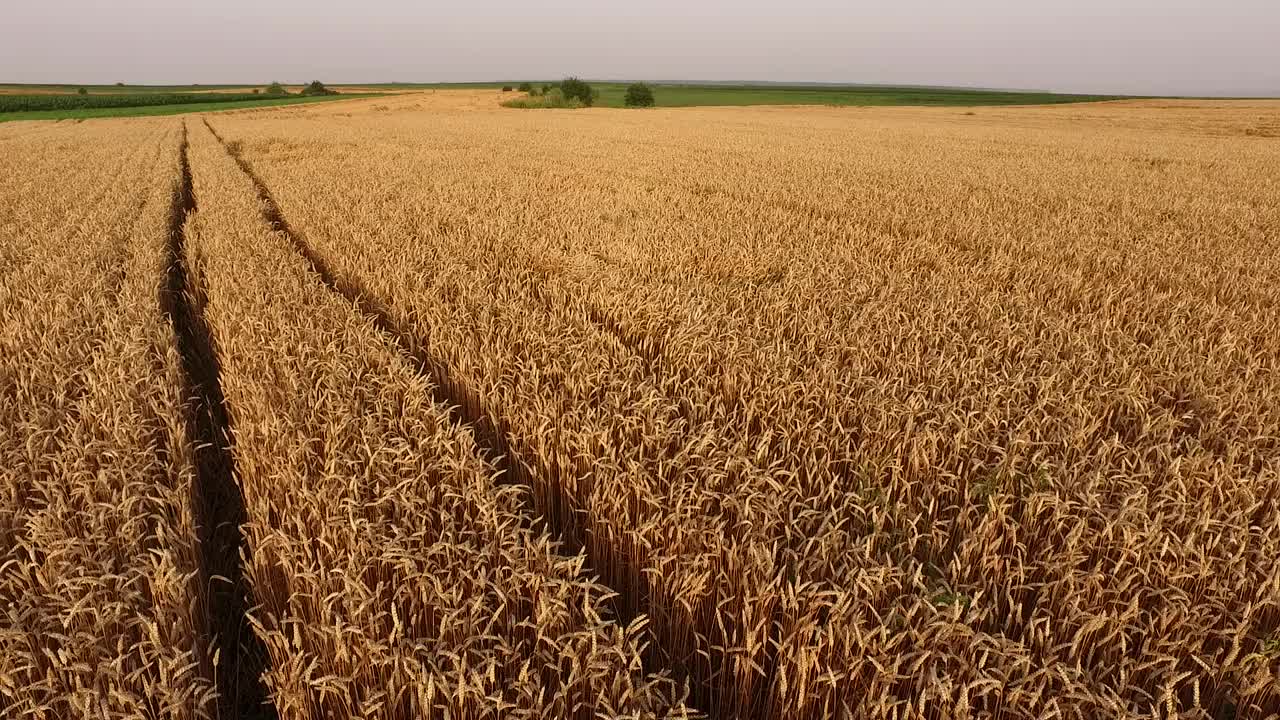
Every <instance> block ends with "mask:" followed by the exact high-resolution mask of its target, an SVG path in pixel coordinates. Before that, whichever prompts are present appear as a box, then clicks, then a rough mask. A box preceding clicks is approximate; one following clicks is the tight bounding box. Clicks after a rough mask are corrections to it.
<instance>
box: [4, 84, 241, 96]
mask: <svg viewBox="0 0 1280 720" xmlns="http://www.w3.org/2000/svg"><path fill="white" fill-rule="evenodd" d="M255 87H266V83H244V84H243V85H27V84H23V83H8V84H0V93H65V94H68V95H71V94H75V93H76V92H77V91H78V90H79V89H80V88H84V89H85V90H87V91H89V92H90V93H91V94H94V95H102V94H124V95H139V94H146V93H193V92H196V93H198V92H209V91H211V90H239V89H246V88H247V89H252V88H255Z"/></svg>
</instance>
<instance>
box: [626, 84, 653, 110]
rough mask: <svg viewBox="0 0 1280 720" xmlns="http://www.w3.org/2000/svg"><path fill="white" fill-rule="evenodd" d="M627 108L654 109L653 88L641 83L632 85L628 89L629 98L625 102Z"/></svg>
mask: <svg viewBox="0 0 1280 720" xmlns="http://www.w3.org/2000/svg"><path fill="white" fill-rule="evenodd" d="M624 102H625V103H626V106H627V107H653V106H654V99H653V88H651V87H649V86H648V85H646V84H644V83H642V82H640V83H632V84H631V85H630V86H628V87H627V97H626V99H625V100H624Z"/></svg>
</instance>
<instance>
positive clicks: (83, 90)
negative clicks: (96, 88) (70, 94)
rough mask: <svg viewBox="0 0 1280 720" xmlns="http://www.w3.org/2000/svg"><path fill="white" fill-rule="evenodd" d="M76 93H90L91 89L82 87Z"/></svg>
mask: <svg viewBox="0 0 1280 720" xmlns="http://www.w3.org/2000/svg"><path fill="white" fill-rule="evenodd" d="M76 94H77V95H88V94H89V91H88V90H86V89H85V88H80V89H79V90H77V91H76Z"/></svg>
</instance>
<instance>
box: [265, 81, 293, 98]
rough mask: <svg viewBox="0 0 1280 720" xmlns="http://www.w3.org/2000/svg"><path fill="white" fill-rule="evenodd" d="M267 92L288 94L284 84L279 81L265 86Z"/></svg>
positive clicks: (269, 93) (270, 93)
mask: <svg viewBox="0 0 1280 720" xmlns="http://www.w3.org/2000/svg"><path fill="white" fill-rule="evenodd" d="M267 94H268V95H288V94H289V91H288V90H285V89H284V86H283V85H281V84H280V83H278V82H273V83H271V84H270V85H268V86H267Z"/></svg>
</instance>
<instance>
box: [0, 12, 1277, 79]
mask: <svg viewBox="0 0 1280 720" xmlns="http://www.w3.org/2000/svg"><path fill="white" fill-rule="evenodd" d="M4 4H5V5H6V7H5V8H4V9H3V12H2V13H0V83H2V82H32V83H35V82H60V83H84V84H90V83H93V84H98V83H113V82H126V83H157V84H160V83H173V84H179V83H181V84H186V83H205V84H214V83H255V84H260V83H265V82H268V81H270V80H273V79H278V80H281V81H285V82H302V81H307V80H311V79H320V80H322V81H324V82H328V83H354V82H378V81H393V80H394V81H417V82H428V81H465V80H507V79H511V80H518V79H521V78H535V79H546V78H558V77H561V76H563V75H565V74H570V73H572V74H577V75H582V76H584V77H589V78H600V79H650V80H655V79H657V80H665V79H696V80H788V81H802V80H807V81H826V82H857V83H903V84H921V85H966V86H981V87H1006V88H1026V89H1048V90H1061V91H1077V92H1113V93H1135V94H1137V93H1150V94H1175V93H1176V94H1226V95H1235V94H1241V95H1243V94H1267V95H1280V0H844V1H843V2H840V1H837V0H785V1H782V2H760V1H759V0H631V1H627V2H620V1H617V0H544V1H542V2H529V1H528V0H524V1H519V0H466V1H465V2H447V3H445V2H429V1H427V2H424V1H423V0H358V1H355V2H352V1H350V0H344V1H343V2H317V1H316V0H218V2H207V3H190V4H189V3H185V2H183V1H182V0H39V1H37V0H5V3H4Z"/></svg>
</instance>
